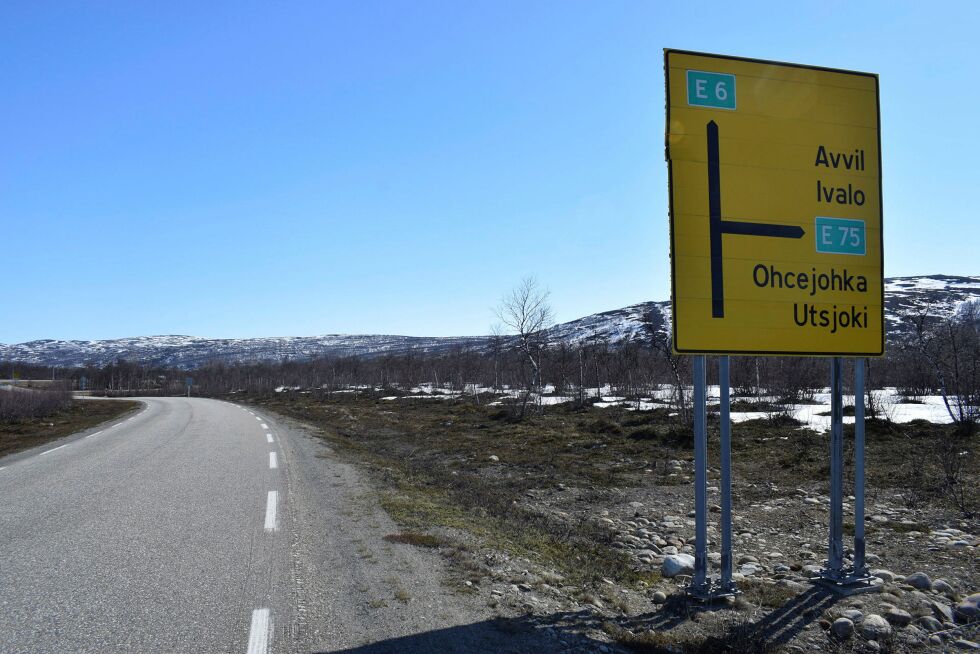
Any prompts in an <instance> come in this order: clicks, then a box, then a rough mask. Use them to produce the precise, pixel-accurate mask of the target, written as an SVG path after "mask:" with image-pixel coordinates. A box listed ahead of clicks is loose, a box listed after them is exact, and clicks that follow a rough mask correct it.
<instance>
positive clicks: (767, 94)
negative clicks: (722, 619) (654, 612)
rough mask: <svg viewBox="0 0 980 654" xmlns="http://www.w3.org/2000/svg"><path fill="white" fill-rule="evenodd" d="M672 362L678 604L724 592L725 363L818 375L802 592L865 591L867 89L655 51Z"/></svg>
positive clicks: (728, 567)
mask: <svg viewBox="0 0 980 654" xmlns="http://www.w3.org/2000/svg"><path fill="white" fill-rule="evenodd" d="M664 69H665V78H666V90H667V92H666V100H667V102H666V105H667V129H666V143H665V146H666V147H665V154H666V158H667V162H668V171H669V186H670V194H669V195H670V253H671V300H672V302H671V304H672V321H671V325H672V331H673V334H672V335H673V347H674V351H675V352H676V353H677V354H681V355H691V356H693V357H694V358H693V371H694V398H693V401H694V458H695V466H694V469H695V489H694V495H695V498H694V499H695V548H694V549H695V557H694V559H695V564H694V565H695V569H694V574H693V576H692V581H691V583H690V585H689V586H688V588H687V591H688V594H689V595H690V596H692V597H694V598H697V599H701V600H712V599H716V598H720V597H726V596H732V595H734V594H736V593H737V592H738V590H737V586H736V584H735V583H734V581H733V579H732V576H733V573H732V558H733V553H732V508H733V507H732V496H731V493H732V470H731V438H732V434H731V420H730V417H731V416H730V410H731V403H730V400H731V398H730V389H731V382H730V366H729V358H728V357H729V355H754V356H820V357H827V358H829V359H830V363H831V380H830V388H831V399H832V402H831V404H832V411H831V415H832V417H831V432H830V464H831V465H830V468H831V479H830V482H831V484H830V486H831V497H830V507H829V508H830V514H829V525H830V526H829V535H828V555H827V562H826V564H825V566H824V567H823V569H822V570H821V573H820V574H819V575H818V577H816V578H815V579H814V581H815V582H818V583H823V584H826V585H829V586H830V587H832V588H833V589H834V590H835V591H837V592H841V593H852V592H862V591H863V590H867V589H870V588H871V586H870V583H869V580H868V578H867V571H866V569H865V545H864V543H865V541H864V397H863V388H864V367H863V365H864V361H863V360H864V358H865V357H873V356H881V355H883V354H884V342H885V327H884V310H883V306H884V280H883V240H882V205H881V145H880V124H879V123H880V120H879V108H878V107H879V99H878V98H879V93H878V77H877V75H874V74H871V73H859V72H853V71H846V70H839V69H831V68H823V67H818V66H806V65H801V64H791V63H781V62H773V61H764V60H759V59H746V58H740V57H731V56H724V55H712V54H705V53H698V52H689V51H683V50H670V49H668V50H665V51H664ZM709 355H717V356H719V362H718V376H719V386H720V389H721V390H720V394H719V400H720V414H721V415H720V417H721V424H720V430H719V431H720V459H721V465H720V468H721V479H720V491H721V513H720V521H721V525H720V530H721V549H722V552H721V574H720V575H719V576H718V577H712V576H711V575H710V574H709V572H708V557H707V518H708V513H707V510H706V509H707V506H706V505H707V456H708V455H707V424H706V412H707V406H706V404H707V397H706V388H705V384H706V379H705V370H706V366H707V363H706V359H705V357H706V356H709ZM844 357H854V362H855V367H854V370H855V393H856V401H855V528H854V535H855V546H854V561H853V565H852V566H850V567H848V566H847V562H846V560H845V557H844V547H843V527H844V525H843V518H844V511H843V487H844V456H843V455H844V446H843V437H844V430H843V394H842V393H843V366H844Z"/></svg>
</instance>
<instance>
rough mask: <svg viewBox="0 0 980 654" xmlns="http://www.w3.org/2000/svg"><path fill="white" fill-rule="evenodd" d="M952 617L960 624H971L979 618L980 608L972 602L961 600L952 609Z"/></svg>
mask: <svg viewBox="0 0 980 654" xmlns="http://www.w3.org/2000/svg"><path fill="white" fill-rule="evenodd" d="M953 615H954V616H956V621H957V622H958V623H960V624H963V623H966V622H973V621H974V620H976V619H977V618H978V617H980V608H978V607H977V605H976V604H974V603H972V602H969V601H967V600H963V601H962V602H960V603H959V604H957V605H956V606H955V607H954V608H953Z"/></svg>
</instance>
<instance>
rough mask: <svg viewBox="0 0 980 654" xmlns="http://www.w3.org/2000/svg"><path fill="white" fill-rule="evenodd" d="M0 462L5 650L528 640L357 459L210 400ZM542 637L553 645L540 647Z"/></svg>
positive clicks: (162, 402) (473, 647)
mask: <svg viewBox="0 0 980 654" xmlns="http://www.w3.org/2000/svg"><path fill="white" fill-rule="evenodd" d="M143 401H144V403H145V407H144V408H143V409H142V411H140V412H139V413H137V414H135V415H133V416H131V417H129V418H127V419H124V420H122V421H118V422H116V423H114V424H109V425H102V426H100V427H97V428H95V429H93V430H90V431H88V432H82V433H80V434H76V435H74V436H71V437H68V438H66V439H63V440H61V441H58V442H55V443H50V444H47V445H45V446H43V447H41V448H37V449H35V450H32V451H29V452H25V453H21V454H18V455H14V456H11V457H7V458H6V459H0V497H2V502H0V652H4V653H6V652H18V653H19V652H240V653H248V654H262V653H265V652H311V651H316V652H342V651H348V652H372V653H374V652H378V653H380V652H388V651H391V652H425V651H459V652H471V651H472V652H479V651H514V652H519V651H527V650H526V649H525V647H528V648H530V647H532V646H533V645H531V644H528V643H519V642H517V640H522V639H516V640H515V638H513V637H505V636H503V635H502V634H501V632H499V631H497V630H495V629H494V628H493V627H492V623H490V622H488V619H489V617H490V616H489V615H488V614H487V613H486V609H485V608H480V607H477V606H474V605H473V604H472V603H471V602H468V601H467V600H466V598H465V597H464V596H461V595H458V594H456V593H453V592H450V591H447V589H446V588H445V586H444V585H443V584H442V583H441V572H440V570H441V567H440V566H441V563H440V562H439V561H438V560H437V557H436V556H435V555H433V554H432V553H431V552H425V551H421V550H418V549H417V548H413V547H411V546H407V545H394V544H391V543H388V542H386V541H385V540H384V539H383V537H384V535H386V534H390V533H394V532H396V531H397V527H396V526H395V525H393V524H392V523H391V521H390V519H389V518H388V517H387V516H386V515H385V514H384V513H383V512H382V511H380V509H378V507H377V502H376V501H375V496H374V494H373V492H372V490H371V488H370V487H369V486H367V484H366V483H365V482H364V481H363V479H362V478H361V476H360V475H359V474H358V472H357V471H356V470H355V469H353V468H352V467H351V466H349V465H345V464H343V463H341V462H339V461H337V460H336V458H335V457H334V456H333V455H332V453H331V451H330V450H329V448H327V447H326V446H325V445H324V444H323V441H321V440H319V439H316V438H313V437H311V436H309V435H307V434H306V433H304V432H303V431H302V430H300V429H298V428H296V427H295V426H292V425H289V424H283V422H282V421H277V420H274V419H271V418H272V416H269V415H266V414H263V413H261V412H258V411H255V410H253V409H251V408H248V407H243V406H238V405H236V404H232V403H229V402H221V401H216V400H207V399H197V398H190V399H188V398H152V399H146V400H143ZM538 651H540V648H539V649H538Z"/></svg>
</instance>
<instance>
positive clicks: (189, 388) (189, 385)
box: [184, 377, 194, 397]
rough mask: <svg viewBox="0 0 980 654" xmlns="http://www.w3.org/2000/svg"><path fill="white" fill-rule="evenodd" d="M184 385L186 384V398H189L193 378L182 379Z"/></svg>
mask: <svg viewBox="0 0 980 654" xmlns="http://www.w3.org/2000/svg"><path fill="white" fill-rule="evenodd" d="M184 383H185V384H187V397H190V396H191V386H193V385H194V378H193V377H187V378H186V379H184Z"/></svg>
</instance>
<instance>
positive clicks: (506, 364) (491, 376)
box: [48, 285, 980, 652]
mask: <svg viewBox="0 0 980 654" xmlns="http://www.w3.org/2000/svg"><path fill="white" fill-rule="evenodd" d="M522 288H524V289H525V290H529V293H528V294H527V297H528V298H532V299H534V298H538V299H540V298H542V297H543V301H544V304H546V300H547V297H546V295H542V294H541V292H540V290H539V289H537V287H536V286H534V287H531V288H530V289H529V288H528V286H527V285H525V286H524V287H522ZM521 297H522V296H521V295H519V294H518V295H517V296H516V298H517V299H518V300H520V299H521ZM520 304H521V303H520V302H518V306H520ZM533 305H534V303H533V302H532V306H533ZM505 308H506V307H505ZM501 313H502V315H501V316H500V317H501V318H502V321H501V322H502V324H504V325H510V326H511V330H510V331H509V332H508V333H500V332H498V333H496V334H495V336H494V337H493V338H491V339H490V341H489V345H488V346H487V347H486V348H483V349H480V350H464V349H457V350H455V351H451V352H448V353H443V354H439V355H434V354H427V353H422V352H419V353H412V354H407V355H398V356H395V355H380V356H375V357H371V358H355V357H334V358H321V359H315V360H307V361H276V362H270V361H266V362H260V363H251V364H228V363H222V362H214V363H212V364H210V365H207V366H204V367H202V368H200V369H197V370H194V371H193V372H191V373H188V372H186V371H182V370H173V369H166V368H154V367H151V366H140V365H138V364H135V363H131V362H126V361H119V362H117V363H115V364H113V365H111V366H106V367H103V368H94V367H93V368H87V369H78V370H71V371H57V374H58V375H59V376H60V377H62V378H64V379H66V380H68V383H69V384H72V383H75V384H76V385H77V381H78V380H79V379H80V377H81V376H82V375H84V376H85V377H86V379H87V380H88V385H89V387H90V388H92V389H97V391H98V392H100V393H105V394H109V395H126V394H133V395H137V394H140V395H142V394H152V393H159V394H183V393H185V392H186V386H185V379H186V377H187V376H188V374H190V375H191V376H192V377H193V379H194V386H193V389H192V392H193V393H194V394H202V395H208V396H213V397H222V398H226V399H232V400H235V401H242V402H248V403H252V404H255V405H258V406H261V407H263V408H265V409H267V410H271V411H275V412H277V413H279V414H282V415H285V416H289V417H291V418H294V419H296V420H299V421H301V422H302V423H304V424H306V425H308V426H309V427H310V429H311V430H312V432H313V433H315V434H316V435H318V436H320V437H321V438H323V439H325V441H327V442H329V443H330V444H331V446H332V450H333V451H334V452H335V453H336V455H337V456H341V457H345V458H348V459H349V460H351V461H355V462H357V463H359V464H360V465H362V466H363V467H364V468H365V469H366V470H368V471H369V472H370V474H371V475H372V476H373V477H374V478H375V480H376V482H377V485H378V488H379V494H380V496H381V500H382V503H383V506H384V507H385V509H386V510H387V511H388V512H389V513H390V514H391V516H392V517H393V518H394V519H395V520H396V521H397V522H398V523H399V528H400V530H401V531H400V532H399V533H397V534H392V535H391V536H390V538H389V540H390V541H391V542H392V543H393V544H396V543H397V544H408V545H413V546H419V547H426V548H429V549H432V550H436V551H439V552H441V553H443V554H444V555H445V556H447V557H449V558H450V559H451V560H452V561H453V563H454V566H453V569H454V570H456V574H458V576H459V579H458V580H457V581H458V582H459V583H460V586H459V588H460V591H461V592H481V593H484V594H485V595H486V596H487V600H488V603H490V604H491V606H495V607H497V608H499V610H500V611H501V613H502V614H503V615H513V614H520V613H527V612H529V611H530V612H532V613H535V614H539V613H542V612H544V613H548V612H551V614H552V615H555V614H557V613H559V612H565V613H562V614H563V615H569V614H568V613H567V612H568V611H573V610H574V611H585V612H586V613H585V614H581V613H576V614H575V615H578V616H580V618H581V616H582V615H586V614H588V615H589V616H591V617H589V618H581V619H579V623H580V624H593V625H594V626H595V628H596V629H597V630H599V631H601V632H603V633H604V634H605V637H606V638H607V639H611V640H614V641H616V642H618V643H620V644H622V645H624V646H628V647H631V648H634V649H636V650H639V651H677V648H680V650H681V651H722V650H724V648H725V647H728V648H729V651H749V650H748V649H745V650H742V649H739V648H741V647H742V645H745V644H746V643H752V644H753V647H754V648H755V649H753V650H752V651H776V650H777V649H778V648H779V647H780V646H784V645H787V644H793V645H796V646H800V647H802V649H803V650H804V651H807V650H809V651H831V650H832V651H852V650H854V651H857V650H859V649H860V648H861V647H863V646H865V645H866V642H867V641H869V640H872V638H871V637H870V636H868V635H867V634H865V631H868V630H867V629H866V630H865V631H862V630H861V625H858V627H857V628H855V630H854V631H853V633H854V635H853V636H851V635H850V633H851V632H848V635H845V636H840V635H836V632H835V631H832V630H831V625H832V624H836V622H837V621H839V620H840V619H841V618H842V617H843V616H844V612H845V611H853V610H858V612H859V613H860V612H861V611H863V612H864V613H865V614H869V620H868V623H867V624H868V628H869V629H870V626H871V625H874V624H876V620H874V619H870V618H871V614H873V613H875V612H878V613H886V612H887V611H890V610H891V609H889V608H888V606H891V607H892V608H894V609H895V611H897V612H898V613H896V615H897V616H898V617H896V618H895V620H896V621H897V622H893V623H892V622H890V623H889V624H893V626H894V627H895V628H894V630H893V632H889V633H890V635H881V636H878V638H879V640H878V641H876V642H877V643H878V646H879V647H880V650H879V651H895V652H898V651H904V650H906V649H908V650H916V649H921V648H929V647H932V648H935V647H936V646H937V645H936V643H937V642H938V643H940V645H943V646H946V645H950V646H952V644H953V643H954V642H955V641H956V639H960V638H966V637H969V636H970V635H971V632H970V631H969V629H970V628H972V627H968V626H965V625H964V624H963V619H962V617H959V618H955V616H959V615H961V614H959V613H955V611H957V610H959V609H957V608H956V607H957V606H960V605H961V604H963V602H967V600H968V599H969V595H970V594H971V593H976V592H977V590H978V589H980V572H978V570H977V567H976V552H977V545H978V543H977V537H976V536H975V534H977V533H978V531H980V525H978V521H977V511H978V509H980V506H978V499H977V495H976V492H975V488H976V484H977V479H978V478H980V463H978V457H976V455H975V453H976V449H977V439H978V435H977V430H976V424H977V419H978V411H977V398H978V397H980V393H978V383H980V375H978V372H980V370H978V365H980V315H978V311H977V310H976V306H975V305H974V306H968V307H966V308H965V309H964V310H962V311H960V312H959V313H957V314H956V315H954V316H951V317H949V318H929V317H924V316H908V317H906V319H907V320H911V321H915V329H914V330H913V335H912V336H911V337H909V338H907V339H905V340H903V341H900V342H893V343H891V344H890V346H889V348H888V354H887V356H886V357H884V358H881V359H874V360H870V361H868V381H869V384H868V393H867V395H866V397H865V398H863V399H864V401H865V404H866V409H867V415H868V418H869V419H868V423H867V461H868V471H867V475H868V476H867V489H868V523H867V537H868V549H869V552H870V553H871V557H872V559H871V560H872V565H873V566H881V567H882V568H885V567H888V568H891V569H893V570H895V571H896V573H891V572H889V571H888V570H887V569H884V570H882V572H881V575H882V576H883V578H885V579H886V581H885V584H886V590H887V593H886V594H883V596H885V595H886V596H887V601H888V603H889V604H888V606H885V605H884V604H882V603H881V597H879V596H874V597H873V598H867V597H868V596H865V597H866V598H867V599H864V600H862V601H863V602H864V604H862V605H861V606H860V607H858V606H856V605H855V604H854V603H853V602H850V601H847V602H843V601H837V600H832V599H827V598H816V599H815V598H814V597H812V596H810V595H807V592H805V591H804V590H802V586H801V581H800V580H803V579H805V575H806V574H808V572H809V571H812V570H811V569H812V567H813V566H814V565H819V563H820V560H821V559H822V558H823V548H824V547H825V543H826V534H827V531H826V530H827V527H826V495H827V493H828V492H829V489H828V479H829V461H828V456H827V451H826V449H827V448H826V439H825V438H823V436H822V434H820V433H818V432H816V431H813V430H811V429H809V428H806V427H805V426H803V425H800V424H799V423H798V422H797V421H796V420H795V419H794V418H793V415H792V412H791V411H790V410H789V409H788V406H790V405H797V406H798V405H805V404H807V403H809V402H813V401H814V398H815V396H816V395H817V394H818V393H820V392H821V391H822V389H824V388H825V387H826V378H827V376H828V375H827V367H828V366H827V365H826V361H825V360H821V359H810V358H797V357H779V358H769V357H736V358H733V359H732V371H731V372H732V386H733V395H734V403H733V411H752V412H754V413H755V414H758V415H760V416H761V417H760V418H758V419H755V420H750V421H746V422H740V423H738V424H737V425H736V426H735V428H734V440H733V450H734V452H733V465H734V479H735V485H734V506H735V516H736V524H735V527H736V541H735V548H736V559H737V560H738V561H739V564H738V566H739V567H737V570H738V571H739V574H741V575H744V578H743V579H741V581H740V584H741V586H742V588H743V591H744V594H743V596H742V597H741V598H740V599H739V601H738V602H736V604H735V605H734V607H733V608H734V609H735V611H736V613H735V614H734V617H728V618H723V617H719V616H716V615H714V614H711V615H703V614H701V613H700V612H698V611H697V610H696V609H692V608H691V607H690V606H689V605H687V604H684V603H682V602H681V601H680V595H679V594H678V593H677V583H676V580H672V579H671V580H669V579H664V578H661V568H660V563H661V562H662V561H663V560H664V559H663V557H664V556H668V555H670V552H671V551H672V550H670V549H669V548H675V550H677V551H680V552H683V551H685V548H689V547H690V543H689V542H688V541H689V539H690V538H691V535H692V532H693V529H692V528H691V526H690V524H689V517H688V512H689V511H690V509H691V508H693V493H692V492H691V488H690V483H691V477H692V474H691V461H692V459H693V449H692V434H691V428H690V419H689V409H690V395H689V394H690V389H689V388H688V387H687V385H686V380H687V379H689V377H690V372H689V369H688V366H689V360H688V358H686V357H678V356H675V355H674V354H673V353H672V351H671V349H670V346H669V340H668V336H667V335H666V333H665V332H664V330H663V324H662V321H661V320H660V319H659V317H658V316H655V315H651V316H650V317H649V319H648V320H647V324H646V327H647V330H646V333H645V334H643V335H642V337H641V338H636V339H629V340H626V341H623V342H616V343H610V342H606V341H604V340H603V339H602V338H601V337H600V336H598V335H594V336H592V337H589V336H587V335H586V336H584V337H582V338H580V339H578V340H576V341H574V342H561V343H548V342H546V341H545V339H543V338H542V337H541V333H540V332H541V330H538V331H537V332H535V331H533V330H527V333H526V334H525V336H524V337H522V336H521V327H520V324H521V323H520V322H519V321H510V320H503V318H505V317H506V315H503V313H504V312H503V311H502V312H501ZM546 323H547V320H542V321H541V322H540V324H546ZM48 372H50V371H48ZM846 378H850V375H847V376H846ZM713 381H714V380H713V379H710V378H709V383H712V382H713ZM885 388H893V389H896V391H894V392H893V393H892V397H896V394H897V398H898V402H901V403H911V404H915V403H919V402H922V401H923V400H924V398H927V397H929V396H936V395H938V396H942V397H943V406H944V407H947V409H948V415H949V417H950V422H949V423H947V424H936V423H930V422H926V421H922V420H916V421H911V422H902V423H899V422H894V421H893V420H892V419H891V412H892V411H894V409H895V405H889V404H887V403H885V402H883V401H882V397H883V393H882V392H881V391H882V389H885ZM557 398H561V400H562V401H558V399H557ZM848 409H849V411H848V412H847V413H849V414H850V415H853V406H851V407H848ZM709 410H711V413H710V417H709V432H710V433H709V452H710V453H711V455H712V456H715V452H716V451H717V438H718V417H717V406H716V405H715V406H713V407H709ZM852 429H853V428H852V427H850V426H847V427H846V428H845V435H846V436H847V438H846V443H848V446H849V447H850V444H851V443H852V442H853V441H852V440H851V439H850V438H849V436H850V434H851V433H853V432H852ZM848 460H850V459H849V457H848ZM845 478H846V479H848V480H849V479H851V478H852V476H851V474H850V471H848V473H847V475H846V477H845ZM709 480H710V481H709V483H711V484H712V485H715V486H716V485H717V469H716V468H715V467H714V464H712V467H711V469H710V471H709ZM847 492H851V490H850V489H848V491H847ZM714 499H717V498H716V497H715V498H714ZM851 520H852V517H848V524H849V525H850V524H851V522H850V521H851ZM711 534H715V532H714V529H712V532H711ZM711 538H712V539H714V540H716V539H717V536H716V534H715V535H712V536H711ZM637 543H640V544H639V545H638V544H637ZM712 548H713V549H715V548H716V546H715V545H712ZM913 572H917V573H918V572H922V573H923V574H924V575H926V576H927V577H931V578H933V579H937V581H936V584H937V585H936V588H938V589H940V590H935V589H933V590H930V591H928V592H930V593H932V594H931V595H929V596H928V597H926V596H921V597H920V595H922V593H923V591H921V590H914V589H913V587H911V586H909V585H908V584H905V583H902V581H901V580H902V578H903V575H908V574H910V573H913ZM899 573H901V574H899ZM911 578H912V579H918V578H917V577H914V576H913V577H911ZM681 579H683V577H681ZM940 581H941V582H942V583H940ZM916 583H918V582H916ZM947 586H948V587H949V589H948V590H947ZM916 588H917V587H916ZM930 588H932V587H930ZM916 592H917V593H919V595H916V594H915V593H916ZM924 597H925V599H923V598H924ZM529 598H534V600H533V601H532V600H531V599H529ZM665 598H666V599H665ZM964 598H966V599H964ZM396 599H397V598H396ZM817 599H819V601H817ZM927 600H928V602H933V603H938V605H941V606H940V608H934V609H931V608H929V606H930V605H929V604H928V602H927ZM923 602H926V603H925V604H924V603H923ZM903 607H904V608H903ZM923 607H925V608H923ZM942 607H945V608H942ZM946 610H948V611H950V615H953V614H954V613H955V615H954V618H955V619H954V620H949V619H946V618H944V617H943V616H945V615H946V613H944V611H946ZM963 610H966V609H963ZM902 611H908V612H909V613H910V615H911V616H912V619H914V620H915V621H916V622H915V624H914V625H913V627H915V629H910V628H907V627H906V626H905V625H902V626H899V624H900V623H901V622H902V620H904V618H902V615H904V614H902V613H901V612H902ZM923 611H926V613H923ZM936 611H938V612H939V613H941V614H942V615H941V616H940V618H939V619H938V620H937V619H932V621H930V619H929V617H930V615H932V614H933V613H935V612H936ZM797 613H798V614H799V620H800V624H799V625H798V626H797V627H794V628H793V629H786V630H784V631H782V632H779V633H776V632H775V631H774V630H773V626H774V625H776V624H777V623H778V622H779V620H781V619H782V618H779V616H783V617H785V616H787V615H796V614H797ZM849 615H853V613H849ZM874 617H875V618H877V615H875V616H874ZM899 618H902V620H899ZM848 619H850V618H848ZM590 620H591V622H590ZM889 620H891V618H889ZM780 624H781V623H780ZM906 624H907V623H906ZM937 625H938V626H937ZM834 629H837V627H836V626H835V627H834ZM973 629H974V632H975V628H973ZM842 633H843V632H842ZM868 633H870V631H868ZM862 634H864V635H862ZM930 639H931V640H930ZM935 639H939V640H938V641H936V640H935ZM671 648H674V649H673V650H672V649H671ZM732 648H734V650H733V649H732Z"/></svg>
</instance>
